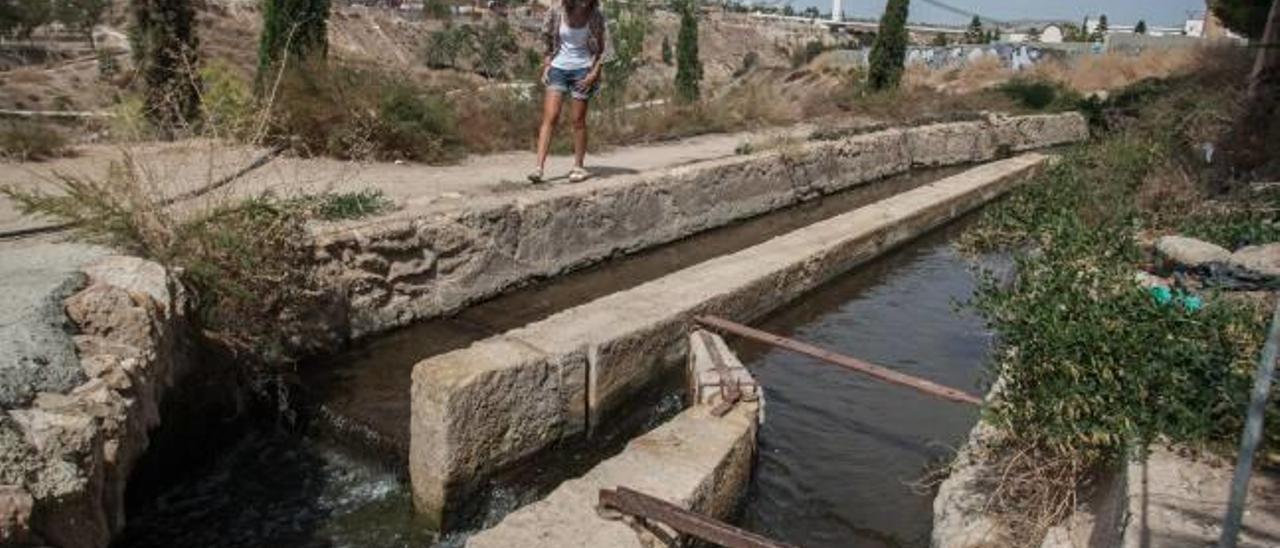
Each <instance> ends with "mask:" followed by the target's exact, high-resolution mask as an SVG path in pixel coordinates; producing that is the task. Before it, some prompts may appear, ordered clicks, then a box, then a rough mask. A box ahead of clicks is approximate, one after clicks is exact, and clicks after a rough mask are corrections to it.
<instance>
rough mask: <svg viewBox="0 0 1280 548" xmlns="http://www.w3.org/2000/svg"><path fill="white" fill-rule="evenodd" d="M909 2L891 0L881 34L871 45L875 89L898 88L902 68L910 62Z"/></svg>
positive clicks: (887, 6)
mask: <svg viewBox="0 0 1280 548" xmlns="http://www.w3.org/2000/svg"><path fill="white" fill-rule="evenodd" d="M908 3H909V2H908V0H889V3H888V4H887V5H885V8H884V15H883V16H881V17H880V31H879V32H878V33H876V41H875V43H874V44H872V46H871V59H870V63H871V72H870V74H869V75H868V76H867V80H868V82H869V83H870V84H871V88H872V89H875V90H885V89H891V88H896V87H898V83H899V82H901V81H902V67H903V64H904V63H905V62H906V59H907V41H908V39H909V36H908V35H907V10H908Z"/></svg>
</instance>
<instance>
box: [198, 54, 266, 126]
mask: <svg viewBox="0 0 1280 548" xmlns="http://www.w3.org/2000/svg"><path fill="white" fill-rule="evenodd" d="M200 80H201V83H203V84H204V94H203V97H202V99H203V100H202V101H201V106H202V108H204V123H205V128H206V129H207V130H209V131H211V132H212V133H213V135H214V136H216V137H232V138H236V137H246V136H247V133H248V132H249V131H250V130H251V128H252V127H253V122H254V113H255V110H256V109H255V102H254V98H253V88H252V86H251V85H250V83H249V81H248V80H246V79H245V78H242V77H241V76H240V74H239V73H238V72H237V71H236V68H235V67H233V66H231V65H230V64H229V63H227V62H225V61H213V62H211V63H208V64H206V65H205V66H204V67H203V68H201V69H200Z"/></svg>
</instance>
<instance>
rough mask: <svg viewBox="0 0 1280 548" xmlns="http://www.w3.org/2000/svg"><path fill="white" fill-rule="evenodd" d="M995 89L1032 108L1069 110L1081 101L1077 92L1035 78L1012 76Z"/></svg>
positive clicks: (1061, 85) (1055, 83) (1058, 84)
mask: <svg viewBox="0 0 1280 548" xmlns="http://www.w3.org/2000/svg"><path fill="white" fill-rule="evenodd" d="M997 89H998V90H999V91H1000V92H1001V93H1003V94H1005V96H1007V97H1009V98H1010V99H1013V100H1014V101H1017V102H1018V104H1020V105H1022V106H1023V107H1026V108H1029V109H1032V110H1070V109H1074V108H1076V105H1078V104H1079V103H1080V102H1081V101H1082V97H1081V96H1080V94H1079V93H1078V92H1076V91H1075V90H1073V89H1071V88H1069V87H1067V86H1065V85H1063V84H1060V83H1058V82H1052V81H1049V80H1041V79H1035V78H1022V77H1018V78H1012V79H1010V80H1008V81H1006V82H1004V83H1002V84H1000V86H999V87H998V88H997Z"/></svg>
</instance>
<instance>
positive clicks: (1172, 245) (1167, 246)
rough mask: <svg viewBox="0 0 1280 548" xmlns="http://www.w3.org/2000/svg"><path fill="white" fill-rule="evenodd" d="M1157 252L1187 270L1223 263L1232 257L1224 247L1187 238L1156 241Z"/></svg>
mask: <svg viewBox="0 0 1280 548" xmlns="http://www.w3.org/2000/svg"><path fill="white" fill-rule="evenodd" d="M1156 252H1157V253H1159V254H1160V256H1161V257H1163V258H1164V259H1165V260H1166V261H1171V262H1173V263H1174V264H1175V265H1179V266H1184V267H1187V268H1199V267H1202V266H1208V265H1209V264H1210V263H1221V262H1226V260H1227V259H1228V258H1229V257H1230V256H1231V252H1230V251H1227V250H1226V249H1224V248H1223V247H1222V246H1219V245H1215V244H1211V243H1209V242H1206V241H1203V240H1197V239H1195V238H1188V237H1186V236H1164V237H1161V238H1160V239H1159V240H1156Z"/></svg>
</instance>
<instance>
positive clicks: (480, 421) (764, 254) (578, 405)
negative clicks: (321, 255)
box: [409, 154, 1047, 525]
mask: <svg viewBox="0 0 1280 548" xmlns="http://www.w3.org/2000/svg"><path fill="white" fill-rule="evenodd" d="M1046 159H1047V157H1045V156H1043V155H1039V154H1027V155H1024V156H1019V157H1016V158H1012V159H1009V160H1003V161H999V162H994V163H991V164H987V165H984V166H981V167H978V168H975V169H972V170H969V171H967V172H965V173H962V174H960V175H956V176H954V177H950V178H947V179H944V180H942V181H938V182H936V183H933V184H929V185H925V186H923V187H920V188H917V189H915V190H912V191H909V192H906V193H903V194H900V195H897V196H895V197H893V198H889V199H886V200H883V201H881V202H878V203H876V204H873V205H870V206H867V207H864V208H860V209H857V210H855V211H851V212H849V213H846V214H843V215H840V216H837V217H834V218H831V219H828V220H826V221H823V222H820V223H816V224H814V225H811V226H809V227H806V228H803V229H799V230H796V231H793V232H791V233H789V234H786V235H784V236H780V237H778V238H775V239H773V240H770V241H768V242H765V243H763V244H760V245H757V246H755V247H752V248H748V249H746V250H743V251H740V252H738V253H734V254H731V255H726V256H723V257H720V258H717V259H714V260H710V261H707V262H704V263H701V264H699V265H696V266H693V267H690V268H687V269H685V270H682V271H679V272H675V273H673V274H670V275H668V276H666V277H664V278H660V279H658V280H654V281H652V282H649V283H646V284H644V285H641V286H638V287H636V288H633V289H631V290H629V291H625V292H621V293H615V294H613V295H610V296H607V297H604V298H601V299H597V300H596V301H593V302H591V303H588V304H586V305H583V306H579V307H577V308H573V309H570V310H567V311H565V312H562V313H560V314H557V315H555V316H552V317H550V318H547V319H546V320H543V321H540V322H536V323H534V324H530V325H528V326H526V327H524V328H521V329H516V330H513V331H510V332H507V333H505V334H503V335H500V336H497V337H493V338H491V339H487V340H484V341H481V342H479V343H476V344H474V345H472V346H471V347H468V348H465V349H462V350H458V351H455V352H451V353H448V354H444V355H441V356H437V357H434V358H431V359H428V360H425V361H423V362H421V363H419V364H418V365H417V366H416V367H415V368H414V374H413V391H412V399H413V400H412V405H413V413H412V419H411V420H412V423H411V440H410V462H409V465H410V475H411V477H412V480H413V487H414V498H415V504H416V506H417V508H418V510H419V511H420V512H423V513H424V514H426V515H427V517H428V519H429V520H432V521H435V522H437V523H441V524H444V525H449V524H448V523H447V518H448V513H447V512H448V509H449V507H450V506H451V505H453V504H456V503H457V502H458V501H460V500H462V499H463V498H465V497H466V496H468V495H469V494H470V493H471V492H472V491H473V490H474V488H475V485H476V484H477V482H478V481H481V480H483V479H484V478H486V477H488V476H489V475H491V474H493V473H494V472H495V471H497V470H500V469H503V468H505V467H508V466H511V465H513V464H515V463H517V462H519V461H521V460H523V459H525V458H527V457H529V456H531V455H533V454H535V453H537V452H538V451H541V450H543V449H546V448H548V447H550V446H552V445H553V444H555V443H556V442H557V441H558V440H560V439H564V438H568V437H571V436H577V435H581V434H583V433H584V432H586V431H587V430H588V429H589V428H592V427H595V428H601V427H604V425H606V424H607V418H608V416H609V415H610V414H611V413H615V412H617V411H619V410H620V409H621V407H622V405H623V404H624V403H625V402H626V400H627V398H628V397H629V396H631V395H632V394H634V393H635V392H636V391H637V390H639V389H640V388H642V387H644V386H646V385H648V384H649V383H651V382H653V380H654V379H655V378H657V377H659V376H660V375H661V374H662V372H663V371H664V370H667V368H668V367H670V366H671V365H672V364H676V363H679V362H680V360H681V358H682V357H683V356H685V355H686V353H687V345H686V343H685V340H684V338H683V337H682V336H681V335H682V334H683V333H684V330H685V329H686V328H687V326H688V324H689V323H690V321H691V320H692V318H693V317H694V316H697V315H700V314H714V315H718V316H722V317H725V318H731V319H734V320H735V321H749V320H750V319H753V318H757V317H759V316H761V315H763V314H765V313H767V312H769V311H771V310H773V309H775V308H777V307H778V306H781V305H783V304H785V303H786V302H788V301H790V300H792V299H794V298H795V297H796V296H798V295H800V294H802V293H804V292H806V291H808V290H809V289H812V288H814V287H816V286H818V285H820V284H822V283H825V282H826V281H828V280H831V279H832V278H834V277H835V276H838V275H840V274H842V273H844V272H847V271H848V270H849V269H851V268H853V267H855V266H857V265H859V264H861V263H863V262H865V261H867V260H870V259H871V258H873V257H875V256H877V255H879V254H881V253H883V252H884V251H886V250H888V249H891V248H893V247H895V246H897V245H899V244H901V243H904V242H906V241H908V240H910V239H912V238H914V237H916V236H918V235H920V234H922V233H924V232H926V231H928V230H930V229H932V228H934V227H937V226H940V225H942V224H944V223H946V222H948V221H950V220H952V219H955V218H956V217H959V216H960V215H963V214H964V213H966V212H968V211H971V210H972V209H974V208H976V207H979V206H981V205H982V204H984V203H986V202H988V201H990V200H991V199H994V198H995V197H996V196H999V195H1000V194H1002V193H1003V192H1005V191H1006V190H1008V189H1010V188H1012V187H1013V186H1014V185H1015V184H1017V183H1018V182H1019V181H1021V180H1022V177H1023V176H1025V175H1026V174H1027V173H1029V172H1030V171H1032V170H1034V169H1035V168H1037V167H1038V166H1039V165H1041V164H1042V163H1043V162H1044V161H1045V160H1046Z"/></svg>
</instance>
